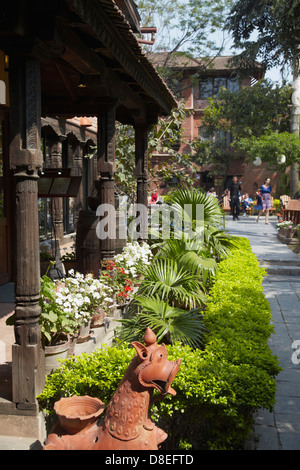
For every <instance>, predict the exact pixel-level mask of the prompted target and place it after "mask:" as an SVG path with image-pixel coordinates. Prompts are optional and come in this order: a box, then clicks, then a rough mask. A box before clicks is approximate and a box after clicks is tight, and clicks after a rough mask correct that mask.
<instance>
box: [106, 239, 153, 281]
mask: <svg viewBox="0 0 300 470" xmlns="http://www.w3.org/2000/svg"><path fill="white" fill-rule="evenodd" d="M151 258H152V251H151V249H150V246H149V245H148V244H147V243H146V242H144V243H142V244H139V243H138V242H133V243H127V244H126V246H125V247H124V248H123V250H122V253H121V254H119V255H116V257H115V260H116V264H117V265H118V266H123V269H124V270H125V273H126V274H128V275H130V276H131V277H132V278H135V277H137V276H138V275H139V271H140V270H141V268H142V267H143V266H145V265H147V264H150V261H151Z"/></svg>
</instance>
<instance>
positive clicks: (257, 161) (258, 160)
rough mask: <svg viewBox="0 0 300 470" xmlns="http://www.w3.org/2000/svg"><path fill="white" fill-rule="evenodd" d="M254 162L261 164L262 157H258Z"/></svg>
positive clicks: (256, 164) (257, 164)
mask: <svg viewBox="0 0 300 470" xmlns="http://www.w3.org/2000/svg"><path fill="white" fill-rule="evenodd" d="M253 164H254V165H255V166H259V165H261V158H260V157H256V159H255V160H254V162H253Z"/></svg>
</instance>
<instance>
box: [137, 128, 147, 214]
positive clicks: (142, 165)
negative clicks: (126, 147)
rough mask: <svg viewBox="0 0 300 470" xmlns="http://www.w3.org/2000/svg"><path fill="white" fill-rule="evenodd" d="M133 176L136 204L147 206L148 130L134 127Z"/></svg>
mask: <svg viewBox="0 0 300 470" xmlns="http://www.w3.org/2000/svg"><path fill="white" fill-rule="evenodd" d="M135 176H136V180H137V203H138V204H144V205H145V206H147V205H148V128H147V127H146V126H135Z"/></svg>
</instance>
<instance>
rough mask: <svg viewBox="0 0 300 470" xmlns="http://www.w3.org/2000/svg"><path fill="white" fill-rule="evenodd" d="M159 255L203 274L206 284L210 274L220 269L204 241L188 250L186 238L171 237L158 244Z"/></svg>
mask: <svg viewBox="0 0 300 470" xmlns="http://www.w3.org/2000/svg"><path fill="white" fill-rule="evenodd" d="M157 257H166V258H170V259H173V260H176V261H177V264H178V267H179V268H183V269H185V270H187V271H189V272H191V273H194V274H198V275H199V276H201V278H202V281H203V284H204V285H206V282H207V280H208V278H209V276H211V275H212V276H214V275H215V274H216V271H217V269H218V264H217V262H216V260H215V259H214V258H212V257H211V253H210V252H209V251H208V250H207V249H206V248H205V247H204V246H203V244H202V242H199V243H198V244H197V245H196V246H194V250H187V249H186V242H185V240H184V238H183V239H181V240H177V239H169V240H166V241H165V242H164V243H161V244H160V245H159V246H158V252H157Z"/></svg>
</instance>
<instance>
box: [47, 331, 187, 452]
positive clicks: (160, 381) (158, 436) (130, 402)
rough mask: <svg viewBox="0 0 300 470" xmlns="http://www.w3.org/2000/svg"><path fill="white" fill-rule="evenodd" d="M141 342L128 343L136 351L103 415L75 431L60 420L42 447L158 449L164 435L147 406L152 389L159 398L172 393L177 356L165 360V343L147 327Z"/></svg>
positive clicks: (177, 368) (55, 448)
mask: <svg viewBox="0 0 300 470" xmlns="http://www.w3.org/2000/svg"><path fill="white" fill-rule="evenodd" d="M144 342H145V344H146V346H144V345H143V344H142V343H139V342H137V341H135V342H133V343H132V345H133V346H134V348H135V349H136V351H137V354H136V356H135V357H134V358H133V359H132V361H131V363H130V365H129V367H128V369H127V371H126V373H125V375H124V377H123V379H122V381H121V382H120V384H119V387H118V388H117V390H116V392H115V393H114V395H113V397H112V399H111V401H110V403H109V405H108V407H107V411H106V413H105V416H104V418H103V419H100V418H99V419H98V420H97V418H96V421H95V422H93V423H88V424H87V426H86V427H85V428H84V429H82V430H80V431H78V432H75V434H70V433H68V431H66V429H65V427H62V424H61V423H60V424H57V425H55V426H54V428H53V429H52V431H51V433H50V435H49V436H48V439H47V441H46V444H45V447H44V449H45V450H59V449H60V450H157V449H158V446H159V444H161V443H162V442H163V441H164V440H165V439H166V438H167V437H168V435H167V434H166V433H165V432H164V431H163V430H162V429H159V428H158V427H157V426H156V425H155V424H154V423H153V422H152V421H151V420H150V419H149V416H148V410H149V405H150V404H151V400H152V397H153V391H154V389H156V390H158V391H159V393H160V395H159V397H160V398H162V397H163V396H164V395H166V394H167V393H170V394H171V395H176V392H175V390H173V389H172V387H171V383H172V381H173V379H174V377H175V376H176V374H177V373H178V371H179V368H180V363H181V359H178V360H177V361H169V360H168V359H167V356H168V353H167V349H166V346H165V345H164V344H161V345H158V344H157V343H156V336H155V334H154V333H153V332H152V330H150V329H149V328H148V329H147V330H146V333H145V336H144ZM72 398H73V397H71V398H69V399H66V398H65V399H63V400H72ZM77 398H78V397H77ZM95 400H96V399H95ZM98 401H99V400H98ZM101 403H102V402H101ZM103 407H104V406H103ZM100 413H101V411H98V414H100ZM81 414H83V411H82V413H81ZM79 415H80V409H79ZM72 432H74V431H72Z"/></svg>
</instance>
